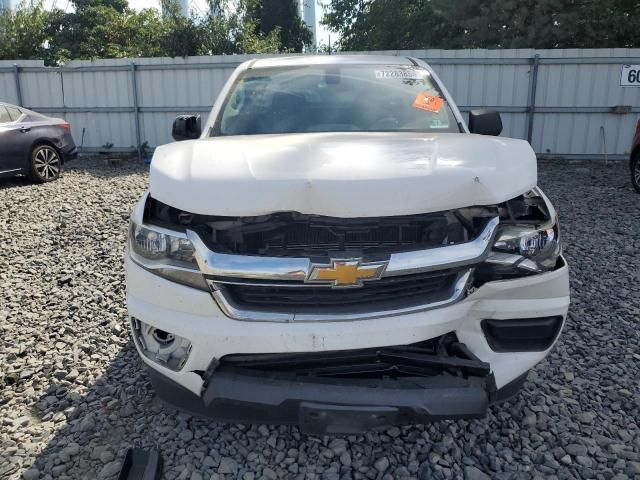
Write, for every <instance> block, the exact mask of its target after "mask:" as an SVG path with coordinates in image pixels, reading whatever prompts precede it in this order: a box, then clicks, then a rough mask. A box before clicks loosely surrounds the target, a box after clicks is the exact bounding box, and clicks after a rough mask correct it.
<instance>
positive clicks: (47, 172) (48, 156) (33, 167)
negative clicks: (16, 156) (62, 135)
mask: <svg viewBox="0 0 640 480" xmlns="http://www.w3.org/2000/svg"><path fill="white" fill-rule="evenodd" d="M61 172H62V157H61V156H60V153H59V152H58V151H57V150H56V149H55V148H53V147H52V146H51V145H39V146H37V147H36V148H34V149H33V152H31V162H30V165H29V177H30V178H31V180H33V181H34V182H37V183H45V182H52V181H54V180H57V179H58V178H59V177H60V173H61Z"/></svg>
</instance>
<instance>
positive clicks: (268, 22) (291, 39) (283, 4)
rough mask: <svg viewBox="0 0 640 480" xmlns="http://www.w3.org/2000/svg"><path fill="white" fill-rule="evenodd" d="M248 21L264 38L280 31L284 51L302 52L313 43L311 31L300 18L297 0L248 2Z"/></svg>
mask: <svg viewBox="0 0 640 480" xmlns="http://www.w3.org/2000/svg"><path fill="white" fill-rule="evenodd" d="M246 11H247V17H248V19H249V20H250V21H251V22H252V23H254V24H255V26H256V29H257V32H258V33H259V34H261V35H263V36H267V35H269V34H270V33H271V32H273V31H274V30H276V29H278V36H279V38H280V44H281V48H282V50H283V51H286V52H301V51H302V48H303V46H304V45H309V44H310V43H311V31H310V30H309V28H308V27H307V25H306V24H305V23H304V22H303V21H302V19H301V18H300V12H299V10H298V2H297V1H296V0H247V3H246Z"/></svg>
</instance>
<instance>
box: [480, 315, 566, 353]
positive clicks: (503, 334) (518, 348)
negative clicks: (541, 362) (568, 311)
mask: <svg viewBox="0 0 640 480" xmlns="http://www.w3.org/2000/svg"><path fill="white" fill-rule="evenodd" d="M562 324H563V318H562V316H554V317H537V318H515V319H509V320H495V319H485V320H482V322H481V326H482V332H483V333H484V336H485V338H486V340H487V343H488V344H489V346H490V347H491V349H492V350H493V351H494V352H542V351H544V350H547V349H548V348H549V347H551V345H553V342H554V341H555V340H556V338H557V337H558V335H559V333H560V330H561V329H562Z"/></svg>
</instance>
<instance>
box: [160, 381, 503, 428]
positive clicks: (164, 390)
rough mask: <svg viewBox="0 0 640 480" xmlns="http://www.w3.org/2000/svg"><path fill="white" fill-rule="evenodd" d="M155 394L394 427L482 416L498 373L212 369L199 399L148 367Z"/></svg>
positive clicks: (309, 424)
mask: <svg viewBox="0 0 640 480" xmlns="http://www.w3.org/2000/svg"><path fill="white" fill-rule="evenodd" d="M148 372H149V376H150V379H151V382H152V384H153V386H154V389H155V390H156V393H157V394H158V396H159V397H160V398H161V399H163V400H165V401H166V402H168V403H170V404H172V405H174V406H176V407H178V408H180V409H183V410H187V411H189V412H190V413H192V414H195V415H200V416H206V417H211V418H215V419H218V420H222V421H230V422H240V423H275V424H294V425H299V426H300V429H301V430H302V431H303V432H305V433H309V434H315V435H321V434H327V433H360V432H364V431H368V430H372V429H382V428H388V427H389V426H391V425H401V424H416V423H424V422H427V421H431V420H440V419H460V418H482V417H483V416H484V415H485V414H486V410H487V408H488V405H489V400H490V398H489V392H491V391H493V390H494V389H495V383H494V379H493V376H491V375H490V376H487V377H468V378H462V377H456V376H452V375H446V374H443V375H438V376H434V377H429V378H407V379H403V380H381V381H378V382H376V383H377V384H376V386H365V385H363V384H361V383H360V382H357V381H354V380H348V381H336V380H331V381H327V380H326V379H325V381H314V380H313V379H309V380H302V379H297V380H294V379H282V378H278V376H276V375H266V374H262V375H249V374H237V373H231V372H219V371H217V372H215V373H214V374H213V375H212V376H211V378H209V382H208V386H207V387H206V388H205V389H204V391H203V393H202V397H200V396H198V395H195V394H194V393H192V392H190V391H188V390H186V389H185V388H184V387H182V386H180V385H178V384H176V383H175V382H173V381H171V380H170V379H168V378H167V377H165V376H163V375H162V374H160V373H158V372H157V371H155V370H154V369H152V368H148Z"/></svg>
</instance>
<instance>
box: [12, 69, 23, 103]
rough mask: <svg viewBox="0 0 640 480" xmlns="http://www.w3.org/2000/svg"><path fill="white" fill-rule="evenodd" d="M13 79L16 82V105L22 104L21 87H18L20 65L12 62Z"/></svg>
mask: <svg viewBox="0 0 640 480" xmlns="http://www.w3.org/2000/svg"><path fill="white" fill-rule="evenodd" d="M13 79H14V80H15V82H16V95H17V97H18V106H20V107H22V106H24V105H23V104H22V103H23V102H22V88H21V87H20V67H19V66H18V64H17V63H14V64H13Z"/></svg>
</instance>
